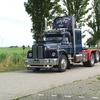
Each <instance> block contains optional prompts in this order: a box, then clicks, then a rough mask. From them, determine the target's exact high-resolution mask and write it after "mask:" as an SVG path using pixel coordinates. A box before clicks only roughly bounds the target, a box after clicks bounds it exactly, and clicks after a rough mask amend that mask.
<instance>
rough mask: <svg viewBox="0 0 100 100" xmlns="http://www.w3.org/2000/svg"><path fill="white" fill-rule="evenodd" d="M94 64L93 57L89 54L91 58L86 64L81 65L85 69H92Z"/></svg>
mask: <svg viewBox="0 0 100 100" xmlns="http://www.w3.org/2000/svg"><path fill="white" fill-rule="evenodd" d="M94 63H95V56H94V54H93V53H91V57H90V60H89V61H87V62H83V65H84V66H85V67H93V66H94Z"/></svg>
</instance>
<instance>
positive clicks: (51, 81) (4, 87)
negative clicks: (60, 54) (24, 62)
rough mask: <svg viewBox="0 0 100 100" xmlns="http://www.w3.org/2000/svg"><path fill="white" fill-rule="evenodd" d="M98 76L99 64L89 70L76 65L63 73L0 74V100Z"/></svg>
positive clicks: (23, 71)
mask: <svg viewBox="0 0 100 100" xmlns="http://www.w3.org/2000/svg"><path fill="white" fill-rule="evenodd" d="M98 74H100V63H97V64H95V66H94V67H90V68H89V67H83V66H82V64H80V65H79V64H78V65H75V66H73V67H72V69H71V70H67V71H66V72H64V73H60V72H56V71H54V70H41V71H39V72H33V71H28V70H22V71H15V72H6V73H0V100H12V99H16V98H18V97H22V96H26V95H30V94H34V93H36V92H39V91H42V90H46V89H50V88H53V87H57V86H59V85H63V84H67V83H71V82H73V81H75V80H80V79H85V78H88V77H92V76H95V75H98Z"/></svg>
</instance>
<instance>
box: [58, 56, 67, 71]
mask: <svg viewBox="0 0 100 100" xmlns="http://www.w3.org/2000/svg"><path fill="white" fill-rule="evenodd" d="M67 66H68V59H67V58H66V56H65V55H62V56H61V57H60V61H59V65H58V70H59V72H65V71H66V69H67Z"/></svg>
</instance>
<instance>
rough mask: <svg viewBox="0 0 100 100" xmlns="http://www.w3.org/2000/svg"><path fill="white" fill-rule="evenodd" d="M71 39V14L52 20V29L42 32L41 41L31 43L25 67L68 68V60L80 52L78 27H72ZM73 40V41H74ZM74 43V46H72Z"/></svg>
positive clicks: (36, 68)
mask: <svg viewBox="0 0 100 100" xmlns="http://www.w3.org/2000/svg"><path fill="white" fill-rule="evenodd" d="M74 32H75V40H74V39H73V37H74V36H73V29H72V16H64V17H58V18H56V19H55V20H54V23H53V29H51V30H46V31H45V32H44V33H43V34H42V41H37V42H35V43H34V44H33V46H32V50H29V51H28V53H27V58H25V67H27V68H28V69H29V70H33V69H35V70H39V69H41V68H48V69H49V68H53V67H55V66H56V67H57V68H58V70H59V71H61V72H63V71H65V70H66V69H67V68H70V63H71V62H70V60H72V59H73V56H74V51H75V53H76V54H78V53H80V52H82V40H81V31H80V29H74ZM74 42H75V43H74ZM74 45H75V46H74Z"/></svg>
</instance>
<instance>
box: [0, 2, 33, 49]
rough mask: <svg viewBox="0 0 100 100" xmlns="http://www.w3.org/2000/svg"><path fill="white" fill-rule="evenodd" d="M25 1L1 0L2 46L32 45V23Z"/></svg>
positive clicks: (0, 45) (0, 31) (0, 32)
mask: <svg viewBox="0 0 100 100" xmlns="http://www.w3.org/2000/svg"><path fill="white" fill-rule="evenodd" d="M24 1H27V0H0V47H8V46H16V45H17V46H22V45H26V46H28V45H32V43H33V39H32V33H31V32H30V29H31V27H32V25H31V20H30V18H29V16H28V14H27V13H26V11H25V8H24Z"/></svg>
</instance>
